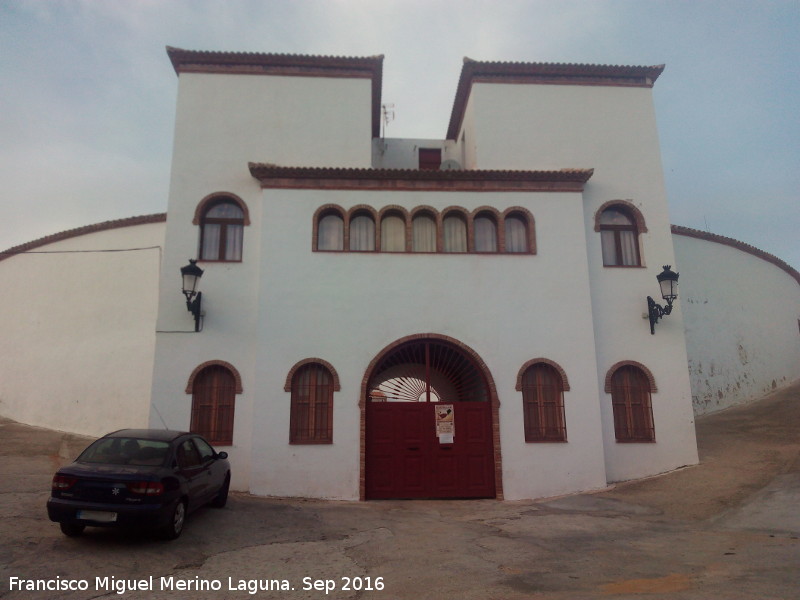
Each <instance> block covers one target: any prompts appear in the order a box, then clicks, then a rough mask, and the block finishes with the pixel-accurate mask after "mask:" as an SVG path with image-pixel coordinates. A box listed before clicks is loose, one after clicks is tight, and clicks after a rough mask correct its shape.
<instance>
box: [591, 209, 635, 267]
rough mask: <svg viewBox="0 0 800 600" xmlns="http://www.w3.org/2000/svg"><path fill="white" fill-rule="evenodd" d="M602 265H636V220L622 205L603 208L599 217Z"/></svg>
mask: <svg viewBox="0 0 800 600" xmlns="http://www.w3.org/2000/svg"><path fill="white" fill-rule="evenodd" d="M599 227H600V243H601V245H602V247H603V265H605V266H607V267H638V266H639V265H641V264H642V263H641V260H640V258H639V232H638V230H637V228H636V221H635V220H634V218H633V217H632V216H631V215H630V214H629V213H628V211H627V210H626V209H625V208H624V207H622V206H616V205H615V206H611V207H610V208H607V209H605V210H604V211H603V212H602V213H601V214H600V218H599Z"/></svg>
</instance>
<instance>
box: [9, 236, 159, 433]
mask: <svg viewBox="0 0 800 600" xmlns="http://www.w3.org/2000/svg"><path fill="white" fill-rule="evenodd" d="M163 242H164V224H163V222H160V223H151V224H144V225H136V226H130V227H122V228H114V229H108V230H103V231H97V232H94V233H87V234H84V235H80V236H77V237H71V238H68V239H65V240H63V241H59V242H54V243H50V244H46V245H42V246H36V247H35V248H32V250H31V252H30V253H26V254H17V255H14V256H11V257H9V258H7V259H5V260H3V261H0V281H2V285H0V307H2V310H0V415H3V416H4V417H9V418H11V419H14V420H16V421H21V422H23V423H30V424H33V425H39V426H43V427H49V428H52V429H57V430H61V431H70V432H74V433H81V434H87V435H102V434H105V433H108V432H109V431H113V430H115V429H120V428H124V427H144V426H146V425H147V422H148V416H149V399H150V387H151V381H152V368H153V351H154V348H155V327H154V325H155V320H156V310H157V281H158V270H159V261H160V253H161V246H162V245H163ZM131 249H136V250H131ZM105 250H128V251H122V252H104V251H105Z"/></svg>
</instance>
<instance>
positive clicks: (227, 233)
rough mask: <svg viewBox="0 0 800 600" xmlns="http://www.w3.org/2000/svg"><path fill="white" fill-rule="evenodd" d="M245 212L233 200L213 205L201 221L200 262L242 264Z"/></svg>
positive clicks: (223, 200) (220, 201)
mask: <svg viewBox="0 0 800 600" xmlns="http://www.w3.org/2000/svg"><path fill="white" fill-rule="evenodd" d="M243 236H244V211H243V210H242V208H241V207H240V206H239V205H238V204H236V203H235V202H233V201H231V200H226V199H224V198H223V199H221V200H219V201H218V202H215V203H214V204H212V205H211V206H210V207H209V208H208V210H206V212H205V213H204V214H203V217H202V219H201V220H200V260H207V261H225V262H241V260H242V238H243Z"/></svg>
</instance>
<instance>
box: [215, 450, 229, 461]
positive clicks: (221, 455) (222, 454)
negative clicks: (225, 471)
mask: <svg viewBox="0 0 800 600" xmlns="http://www.w3.org/2000/svg"><path fill="white" fill-rule="evenodd" d="M217 458H218V459H223V460H224V459H226V458H228V453H227V452H217Z"/></svg>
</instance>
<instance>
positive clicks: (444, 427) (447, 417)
mask: <svg viewBox="0 0 800 600" xmlns="http://www.w3.org/2000/svg"><path fill="white" fill-rule="evenodd" d="M453 416H454V415H453V405H452V404H439V405H438V406H437V407H436V437H438V438H439V443H440V444H452V443H453V438H455V435H456V424H455V421H454V420H453Z"/></svg>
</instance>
